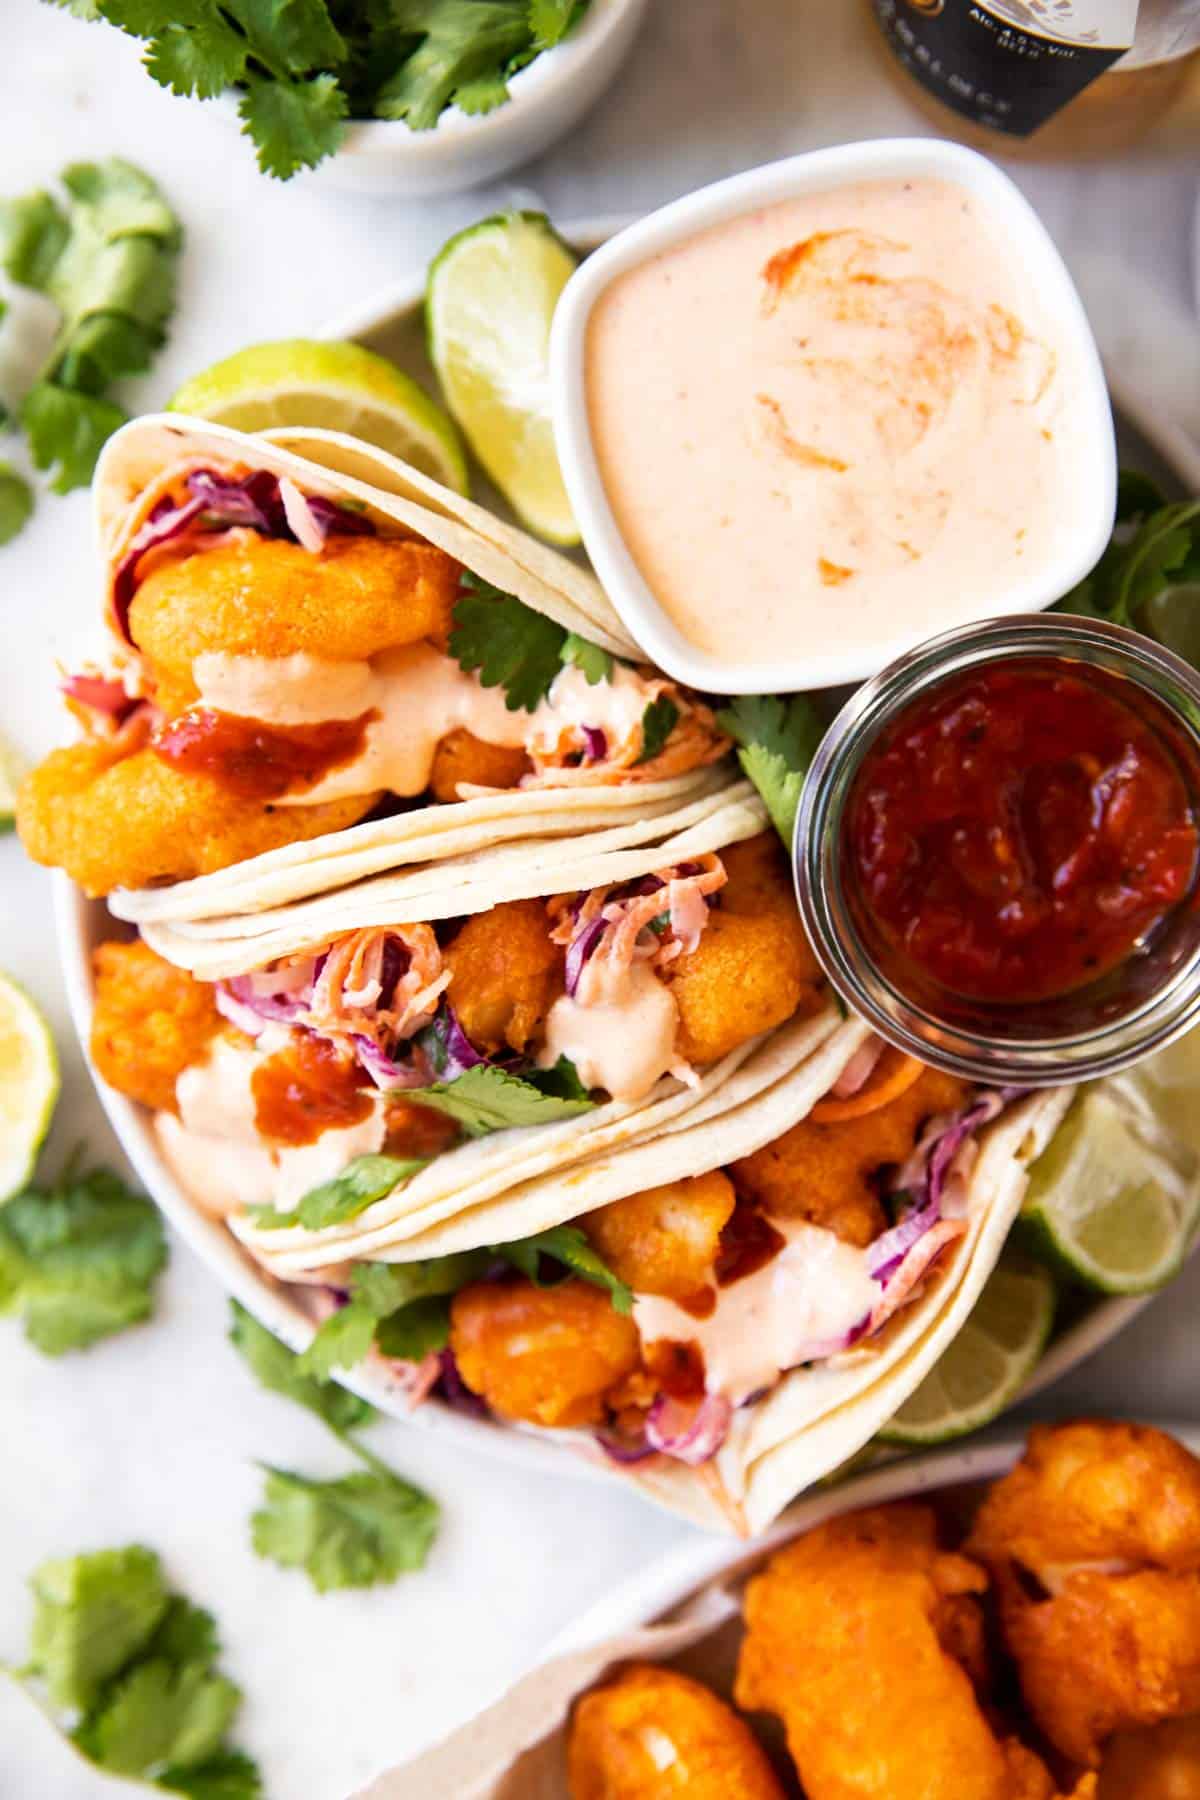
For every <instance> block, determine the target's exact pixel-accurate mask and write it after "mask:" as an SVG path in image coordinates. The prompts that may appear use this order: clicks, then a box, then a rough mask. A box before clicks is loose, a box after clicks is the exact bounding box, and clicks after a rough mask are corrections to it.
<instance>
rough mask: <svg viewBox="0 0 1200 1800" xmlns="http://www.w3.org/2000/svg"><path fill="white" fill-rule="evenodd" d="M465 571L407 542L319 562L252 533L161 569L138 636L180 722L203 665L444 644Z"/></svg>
mask: <svg viewBox="0 0 1200 1800" xmlns="http://www.w3.org/2000/svg"><path fill="white" fill-rule="evenodd" d="M458 577H459V568H458V564H457V563H456V562H454V561H453V559H452V558H451V557H449V556H447V555H445V553H444V552H443V551H441V550H437V549H435V548H434V547H433V546H432V545H430V544H419V543H413V542H410V541H408V540H407V539H401V540H395V539H388V538H365V537H364V538H336V537H335V538H331V539H330V541H329V543H328V544H327V545H326V547H325V549H324V550H323V551H322V552H321V554H320V555H319V556H314V555H313V554H312V553H311V551H308V550H304V549H302V548H301V547H300V546H299V545H298V544H287V543H281V542H278V541H276V540H274V539H270V538H262V537H258V536H256V535H250V534H247V535H246V536H245V537H244V538H243V539H242V540H241V541H240V542H235V543H230V544H225V545H223V546H221V547H219V548H217V549H214V550H205V551H201V552H199V553H198V554H197V555H194V556H188V557H184V558H176V559H173V560H171V561H168V562H163V563H161V564H160V565H159V566H158V567H157V568H155V569H151V570H150V571H149V573H148V574H147V575H146V577H145V579H144V580H143V581H142V582H141V584H140V585H139V587H138V590H137V593H136V594H135V595H134V598H133V604H132V606H131V607H130V609H129V630H130V635H131V636H132V638H133V641H134V643H135V644H136V645H137V647H138V649H139V650H140V651H141V652H142V655H143V656H144V657H145V659H146V662H147V666H148V669H149V672H150V675H151V677H152V679H153V681H154V683H155V685H156V694H155V698H156V699H157V700H158V703H159V705H160V706H162V707H163V709H164V710H165V711H167V712H168V713H173V712H175V711H177V710H179V709H180V708H182V707H184V706H187V705H188V704H189V703H190V702H191V701H193V700H194V699H195V698H196V685H195V682H194V680H193V678H192V661H193V658H195V657H197V656H199V655H201V654H202V653H203V652H205V651H214V650H219V651H224V652H225V653H226V654H227V655H230V656H273V657H274V656H294V655H297V654H298V653H301V652H303V653H305V654H307V655H309V656H318V657H322V658H325V659H328V660H330V661H334V662H337V661H357V660H361V659H363V658H366V657H370V656H374V655H376V654H377V653H378V652H379V651H380V650H387V649H390V648H392V647H393V646H396V645H400V644H415V643H417V642H418V641H419V640H420V639H421V638H426V637H429V638H438V639H440V638H444V636H445V633H446V631H447V630H448V629H449V624H450V614H451V611H452V609H453V606H454V600H455V595H456V593H457V591H458Z"/></svg>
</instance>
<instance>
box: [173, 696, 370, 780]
mask: <svg viewBox="0 0 1200 1800" xmlns="http://www.w3.org/2000/svg"><path fill="white" fill-rule="evenodd" d="M376 716H377V715H376V714H375V713H374V712H365V713H360V714H359V715H358V717H357V718H356V719H325V720H322V722H321V723H320V724H319V725H265V724H263V722H262V720H261V719H243V718H240V717H239V716H238V715H237V714H236V713H226V712H217V711H216V710H215V709H214V708H212V707H207V706H196V707H192V708H191V709H190V710H189V711H187V712H184V713H180V714H179V716H178V718H175V719H169V720H168V721H167V723H166V724H165V725H163V726H160V728H159V729H158V730H157V731H156V732H155V734H154V737H153V738H152V739H151V747H152V749H153V750H154V752H155V754H156V755H158V756H161V757H162V759H163V761H164V762H166V763H170V764H171V766H172V768H175V769H179V770H181V771H182V772H183V773H184V774H187V775H208V776H211V778H212V779H213V780H214V781H216V782H219V783H220V785H221V786H222V787H224V788H228V790H229V792H230V793H231V794H236V795H237V796H238V797H239V799H243V800H263V801H266V800H278V799H279V797H280V795H281V794H287V793H291V792H294V791H295V790H297V789H303V788H307V787H312V786H314V785H315V783H316V782H318V781H320V780H321V779H322V778H323V777H324V776H325V775H327V774H328V773H329V771H330V770H331V769H336V768H339V767H340V766H341V765H342V764H343V763H348V762H352V761H353V759H354V758H355V757H356V756H358V755H360V754H361V752H362V747H363V744H364V742H365V740H366V735H367V726H368V725H369V724H370V723H371V720H372V719H374V718H375V717H376Z"/></svg>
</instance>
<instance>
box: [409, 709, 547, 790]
mask: <svg viewBox="0 0 1200 1800" xmlns="http://www.w3.org/2000/svg"><path fill="white" fill-rule="evenodd" d="M532 767H533V764H532V763H531V762H530V760H529V758H528V756H527V755H526V754H525V752H524V750H522V749H520V748H516V749H514V748H513V747H512V746H511V745H508V744H488V743H485V742H484V740H483V739H482V738H477V737H474V736H473V735H472V733H471V732H469V731H464V730H462V729H461V728H460V729H459V730H458V731H452V732H450V734H449V735H448V736H447V737H444V738H443V739H442V741H441V743H440V744H439V745H438V747H437V749H436V751H435V752H434V757H433V769H432V771H431V773H430V776H429V787H430V791H431V792H432V794H433V797H434V799H435V800H440V801H442V802H443V803H444V804H449V803H450V802H452V801H454V800H457V799H458V797H459V793H458V789H459V785H460V783H464V784H470V785H472V786H474V787H488V788H515V787H518V786H519V785H520V781H521V777H522V776H523V775H528V773H529V771H530V770H531V769H532Z"/></svg>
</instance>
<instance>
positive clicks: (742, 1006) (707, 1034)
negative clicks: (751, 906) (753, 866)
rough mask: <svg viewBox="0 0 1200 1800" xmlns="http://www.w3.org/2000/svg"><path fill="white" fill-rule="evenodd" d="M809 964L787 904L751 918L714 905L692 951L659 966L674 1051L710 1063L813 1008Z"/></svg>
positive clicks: (805, 945)
mask: <svg viewBox="0 0 1200 1800" xmlns="http://www.w3.org/2000/svg"><path fill="white" fill-rule="evenodd" d="M814 968H815V964H814V961H813V956H812V952H811V950H810V949H809V947H808V941H807V939H806V938H805V936H804V932H803V929H802V928H801V925H800V921H799V918H798V917H797V916H796V913H795V909H794V907H793V910H792V912H791V913H787V912H785V911H784V910H783V909H782V908H780V909H779V910H778V911H774V912H766V913H760V914H758V915H757V916H751V915H749V914H743V913H733V912H725V911H723V910H722V909H721V908H720V907H717V908H715V909H714V910H713V912H712V913H710V915H709V919H708V924H707V925H706V926H705V928H704V934H703V936H702V937H701V939H700V942H699V943H698V944H697V946H696V948H695V949H694V950H693V951H692V952H691V953H690V955H685V956H681V957H680V958H679V959H678V961H677V962H673V963H669V964H668V965H667V968H666V970H665V971H664V973H665V976H666V979H667V981H668V982H669V984H670V988H671V992H672V993H673V994H674V996H675V1000H676V1004H677V1005H678V1007H679V1033H678V1037H677V1039H676V1042H677V1044H678V1048H679V1054H680V1055H681V1056H682V1057H683V1058H684V1059H685V1060H686V1061H687V1062H692V1063H700V1064H704V1063H713V1062H718V1061H719V1060H720V1058H721V1057H722V1056H728V1054H729V1052H730V1051H731V1050H736V1049H737V1047H738V1045H739V1044H744V1043H745V1041H746V1039H747V1038H751V1037H757V1035H758V1034H759V1032H762V1031H770V1030H772V1029H773V1027H774V1026H776V1025H782V1024H783V1022H784V1020H785V1019H790V1018H791V1017H792V1015H793V1014H794V1013H797V1012H801V1013H804V1012H815V1011H816V1010H817V1008H818V1006H819V1005H820V994H819V989H818V987H817V983H816V978H815V976H814Z"/></svg>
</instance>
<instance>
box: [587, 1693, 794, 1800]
mask: <svg viewBox="0 0 1200 1800" xmlns="http://www.w3.org/2000/svg"><path fill="white" fill-rule="evenodd" d="M567 1779H568V1782H569V1785H570V1790H571V1800H670V1797H671V1796H673V1795H680V1796H682V1797H683V1800H783V1789H782V1787H781V1786H780V1785H779V1782H778V1781H777V1779H776V1777H775V1775H774V1772H773V1771H772V1769H771V1765H770V1763H769V1762H768V1761H767V1758H766V1756H765V1754H764V1753H763V1751H762V1749H761V1748H760V1747H759V1745H758V1743H757V1741H756V1740H755V1738H754V1736H753V1734H752V1733H751V1731H750V1728H749V1726H748V1725H747V1724H746V1723H745V1721H744V1720H743V1719H740V1718H739V1717H738V1715H737V1714H736V1713H735V1712H734V1711H733V1709H732V1708H731V1707H729V1706H726V1704H725V1702H724V1701H723V1700H719V1699H718V1698H717V1696H716V1695H715V1694H713V1693H711V1692H710V1691H709V1689H708V1688H706V1687H703V1686H702V1685H701V1683H700V1682H698V1681H692V1680H691V1679H690V1678H689V1677H688V1676H686V1675H680V1674H677V1673H676V1672H675V1670H673V1669H662V1668H657V1667H656V1666H655V1665H653V1664H651V1663H635V1664H633V1665H632V1666H631V1667H629V1668H627V1669H626V1670H625V1671H624V1672H623V1673H622V1674H621V1675H619V1676H618V1677H617V1679H616V1680H615V1681H611V1682H608V1683H607V1684H606V1685H605V1686H604V1687H601V1688H596V1689H594V1690H593V1692H592V1693H590V1694H586V1695H585V1696H584V1698H583V1699H582V1700H581V1701H580V1702H579V1704H578V1706H577V1707H576V1709H575V1715H574V1718H573V1719H572V1721H571V1728H570V1736H569V1739H568V1743H567Z"/></svg>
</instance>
